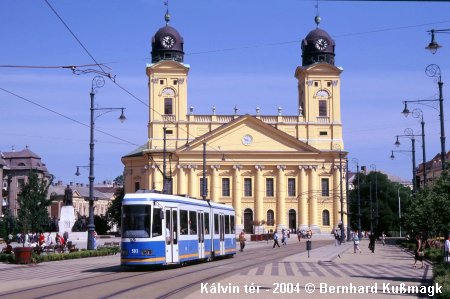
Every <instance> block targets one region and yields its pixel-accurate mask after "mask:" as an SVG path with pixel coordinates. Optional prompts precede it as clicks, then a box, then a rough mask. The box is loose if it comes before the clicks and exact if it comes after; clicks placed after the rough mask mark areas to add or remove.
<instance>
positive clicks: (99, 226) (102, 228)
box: [94, 215, 111, 235]
mask: <svg viewBox="0 0 450 299" xmlns="http://www.w3.org/2000/svg"><path fill="white" fill-rule="evenodd" d="M94 224H95V231H96V232H97V234H99V235H105V234H106V233H107V232H108V231H109V230H110V229H111V226H109V224H108V219H107V218H106V216H99V215H94Z"/></svg>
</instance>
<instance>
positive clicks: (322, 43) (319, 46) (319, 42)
mask: <svg viewBox="0 0 450 299" xmlns="http://www.w3.org/2000/svg"><path fill="white" fill-rule="evenodd" d="M315 46H316V48H317V49H318V50H320V51H323V50H325V49H326V48H327V47H328V42H327V41H326V40H324V39H323V38H319V39H318V40H317V41H316V43H315Z"/></svg>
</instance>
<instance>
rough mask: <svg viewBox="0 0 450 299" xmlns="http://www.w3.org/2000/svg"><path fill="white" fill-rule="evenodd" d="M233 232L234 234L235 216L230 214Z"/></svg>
mask: <svg viewBox="0 0 450 299" xmlns="http://www.w3.org/2000/svg"><path fill="white" fill-rule="evenodd" d="M230 226H231V233H232V234H234V216H233V215H231V216H230Z"/></svg>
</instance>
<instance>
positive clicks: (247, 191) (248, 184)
mask: <svg viewBox="0 0 450 299" xmlns="http://www.w3.org/2000/svg"><path fill="white" fill-rule="evenodd" d="M244 196H252V179H251V178H244Z"/></svg>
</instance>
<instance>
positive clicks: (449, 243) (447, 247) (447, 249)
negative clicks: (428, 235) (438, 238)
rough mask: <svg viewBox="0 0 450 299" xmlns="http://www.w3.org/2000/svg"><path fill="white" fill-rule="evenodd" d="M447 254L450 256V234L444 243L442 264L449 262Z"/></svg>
mask: <svg viewBox="0 0 450 299" xmlns="http://www.w3.org/2000/svg"><path fill="white" fill-rule="evenodd" d="M449 254H450V234H449V235H448V237H447V240H445V243H444V262H446V263H448V262H449Z"/></svg>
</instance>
